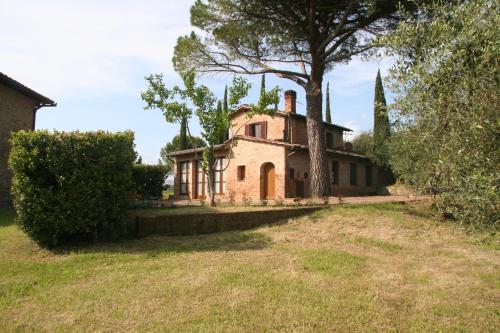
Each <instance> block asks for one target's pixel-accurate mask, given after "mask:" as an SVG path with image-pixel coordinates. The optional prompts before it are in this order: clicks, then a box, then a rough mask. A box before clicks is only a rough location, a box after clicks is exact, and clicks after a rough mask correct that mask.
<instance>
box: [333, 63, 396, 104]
mask: <svg viewBox="0 0 500 333" xmlns="http://www.w3.org/2000/svg"><path fill="white" fill-rule="evenodd" d="M392 63H393V60H392V59H391V58H385V59H383V60H380V61H374V60H370V61H363V60H362V59H361V57H355V58H353V59H352V60H351V61H350V62H349V64H346V65H338V66H336V67H335V68H334V69H333V71H331V72H330V73H329V74H327V76H326V77H325V81H330V86H331V88H330V89H335V92H336V93H338V94H342V95H356V94H359V91H360V86H362V85H374V82H375V75H376V74H377V69H379V68H380V73H381V75H382V76H384V75H386V73H387V72H388V70H389V68H390V67H391V65H392Z"/></svg>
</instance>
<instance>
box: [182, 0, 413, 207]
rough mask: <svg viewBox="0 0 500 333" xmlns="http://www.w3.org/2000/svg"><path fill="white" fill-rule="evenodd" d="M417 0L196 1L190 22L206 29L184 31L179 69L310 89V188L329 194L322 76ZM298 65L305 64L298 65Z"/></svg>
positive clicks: (317, 193)
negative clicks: (265, 77) (257, 77)
mask: <svg viewBox="0 0 500 333" xmlns="http://www.w3.org/2000/svg"><path fill="white" fill-rule="evenodd" d="M401 8H403V9H408V10H414V9H415V8H416V3H415V2H414V1H411V0H408V1H405V0H402V1H372V0H369V1H359V0H345V1H331V0H317V1H310V0H307V1H304V0H291V1H290V0H286V1H285V0H245V1H242V0H207V1H202V0H197V1H196V2H195V4H194V5H193V7H192V8H191V23H192V24H193V25H194V26H195V27H197V28H199V29H201V31H202V32H203V34H202V35H197V34H195V33H194V32H193V33H191V34H190V35H188V36H183V37H180V38H179V39H178V41H177V45H176V47H175V53H174V57H173V63H174V66H175V68H176V70H177V71H179V72H185V71H189V70H195V71H197V72H200V73H214V72H215V73H217V72H231V73H237V74H244V75H246V74H265V73H272V74H276V75H278V76H279V77H281V78H285V79H288V80H291V81H293V82H295V83H297V84H298V85H299V86H301V87H302V88H303V89H304V91H305V94H306V105H307V107H306V108H307V112H306V117H307V133H308V144H309V158H310V165H311V187H312V188H311V190H312V194H313V195H314V196H317V197H322V196H325V195H328V194H329V192H330V184H329V179H328V178H329V177H328V165H327V158H326V142H325V137H324V135H323V134H324V133H323V115H322V113H323V108H322V102H323V97H322V96H323V92H322V83H323V76H324V74H325V73H326V72H328V71H330V70H331V69H332V68H333V67H334V66H335V65H336V64H339V63H345V62H348V61H349V60H350V59H351V58H352V57H353V56H356V55H360V54H362V53H364V52H366V51H368V50H370V49H371V48H372V47H373V46H374V43H373V40H374V37H376V36H378V35H380V34H383V33H385V32H387V31H388V30H391V29H393V28H395V27H396V26H397V23H398V22H399V21H400V20H401V19H403V18H404V17H403V15H401V13H400V9H401ZM294 66H298V68H295V67H294Z"/></svg>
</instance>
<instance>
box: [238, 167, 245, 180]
mask: <svg viewBox="0 0 500 333" xmlns="http://www.w3.org/2000/svg"><path fill="white" fill-rule="evenodd" d="M243 180H245V166H244V165H238V181H240V182H241V181H243Z"/></svg>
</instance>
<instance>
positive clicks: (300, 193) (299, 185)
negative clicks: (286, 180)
mask: <svg viewBox="0 0 500 333" xmlns="http://www.w3.org/2000/svg"><path fill="white" fill-rule="evenodd" d="M295 191H296V194H295V195H296V196H297V197H298V198H304V197H305V196H304V181H303V180H296V181H295Z"/></svg>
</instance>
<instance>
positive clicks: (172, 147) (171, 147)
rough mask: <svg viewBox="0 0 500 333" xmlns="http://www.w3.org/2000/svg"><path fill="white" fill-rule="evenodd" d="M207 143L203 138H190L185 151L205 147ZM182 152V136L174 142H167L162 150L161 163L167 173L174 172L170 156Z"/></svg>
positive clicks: (175, 137) (175, 138) (174, 139)
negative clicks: (172, 153) (175, 152)
mask: <svg viewBox="0 0 500 333" xmlns="http://www.w3.org/2000/svg"><path fill="white" fill-rule="evenodd" d="M205 146H206V143H205V141H203V139H202V138H199V137H197V136H188V137H187V145H186V148H185V149H193V148H195V147H205ZM178 150H182V147H181V138H180V135H176V136H174V137H173V138H172V141H170V142H167V144H166V145H165V146H164V147H163V148H162V149H161V150H160V158H161V162H162V164H163V165H164V167H165V168H166V173H167V174H170V173H171V172H172V170H173V164H172V160H171V159H169V158H168V154H170V153H171V152H174V151H178Z"/></svg>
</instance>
